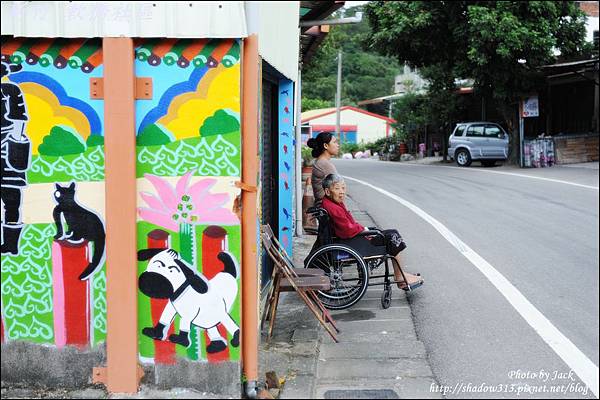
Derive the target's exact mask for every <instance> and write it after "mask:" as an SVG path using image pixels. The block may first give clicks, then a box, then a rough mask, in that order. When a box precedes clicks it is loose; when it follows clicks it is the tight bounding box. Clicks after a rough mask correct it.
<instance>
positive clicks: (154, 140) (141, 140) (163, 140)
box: [136, 124, 173, 146]
mask: <svg viewBox="0 0 600 400" xmlns="http://www.w3.org/2000/svg"><path fill="white" fill-rule="evenodd" d="M172 141H173V135H172V134H171V133H170V132H169V131H168V130H167V128H165V127H164V126H162V125H160V124H150V125H148V126H147V127H145V128H144V130H143V131H142V133H140V134H139V135H138V136H137V140H136V145H137V146H158V145H161V144H167V143H171V142H172Z"/></svg>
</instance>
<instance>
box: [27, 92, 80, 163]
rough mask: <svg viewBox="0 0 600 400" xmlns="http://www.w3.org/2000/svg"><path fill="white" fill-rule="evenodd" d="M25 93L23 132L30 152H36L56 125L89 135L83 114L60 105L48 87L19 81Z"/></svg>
mask: <svg viewBox="0 0 600 400" xmlns="http://www.w3.org/2000/svg"><path fill="white" fill-rule="evenodd" d="M19 87H20V88H21V90H22V91H23V94H24V95H25V104H26V106H27V115H28V116H29V121H28V122H27V127H26V129H25V132H26V134H27V136H28V137H29V140H30V141H31V152H32V154H38V146H39V145H40V144H41V143H42V142H43V140H44V136H46V135H48V134H49V133H50V130H51V129H52V127H54V126H56V125H64V126H69V127H71V128H73V129H75V130H76V131H77V133H79V135H80V136H81V137H82V138H83V140H86V139H87V137H88V136H89V135H90V131H91V130H90V123H89V121H88V120H87V118H86V117H85V115H84V114H83V113H82V112H81V111H79V110H77V109H75V108H72V107H68V106H62V105H61V104H60V102H59V101H58V98H57V97H56V96H55V95H54V93H52V92H51V91H50V90H49V89H47V88H45V87H44V86H42V85H39V84H37V83H33V82H24V83H20V84H19Z"/></svg>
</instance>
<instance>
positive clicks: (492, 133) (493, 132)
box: [485, 125, 502, 138]
mask: <svg viewBox="0 0 600 400" xmlns="http://www.w3.org/2000/svg"><path fill="white" fill-rule="evenodd" d="M485 136H486V137H493V138H500V137H502V129H500V127H499V126H498V125H486V126H485Z"/></svg>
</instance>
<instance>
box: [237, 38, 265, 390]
mask: <svg viewBox="0 0 600 400" xmlns="http://www.w3.org/2000/svg"><path fill="white" fill-rule="evenodd" d="M242 60H243V63H242V71H243V73H242V182H241V185H240V186H241V189H242V368H243V371H244V375H245V377H246V384H245V388H244V390H245V392H246V396H248V397H249V398H251V399H255V398H256V396H257V382H258V329H259V328H258V323H259V321H258V296H259V289H258V268H257V255H256V246H257V243H256V241H257V237H256V232H257V229H256V228H257V227H256V221H257V211H256V207H257V201H256V197H257V188H256V185H257V182H256V180H257V175H258V160H259V154H258V134H259V129H258V123H259V118H258V117H259V106H258V104H259V99H260V83H259V82H260V78H261V75H260V71H261V70H260V56H259V55H258V36H257V35H250V36H248V37H247V38H246V39H244V47H243V59H242Z"/></svg>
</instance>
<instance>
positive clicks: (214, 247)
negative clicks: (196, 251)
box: [202, 225, 229, 362]
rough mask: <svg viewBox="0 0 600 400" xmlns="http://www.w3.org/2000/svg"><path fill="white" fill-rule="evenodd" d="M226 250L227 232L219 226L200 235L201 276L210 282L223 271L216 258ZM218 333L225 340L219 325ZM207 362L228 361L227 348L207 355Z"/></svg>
mask: <svg viewBox="0 0 600 400" xmlns="http://www.w3.org/2000/svg"><path fill="white" fill-rule="evenodd" d="M224 250H227V231H226V230H225V229H223V228H222V227H220V226H216V225H211V226H209V227H208V228H206V229H205V230H204V232H203V233H202V274H204V276H206V279H208V280H211V279H212V278H214V277H215V275H217V274H218V273H219V272H221V271H223V263H222V262H221V261H220V260H219V259H218V258H217V256H218V255H219V253H220V252H222V251H224ZM218 329H219V333H220V334H221V336H222V337H224V338H226V339H227V330H226V329H225V327H224V326H223V325H221V324H219V326H218ZM204 338H205V340H206V345H207V346H208V345H210V339H209V338H208V334H207V333H206V332H204ZM206 358H207V359H208V361H209V362H219V361H227V360H229V347H228V348H226V349H225V350H223V351H221V352H219V353H213V354H207V355H206Z"/></svg>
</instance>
